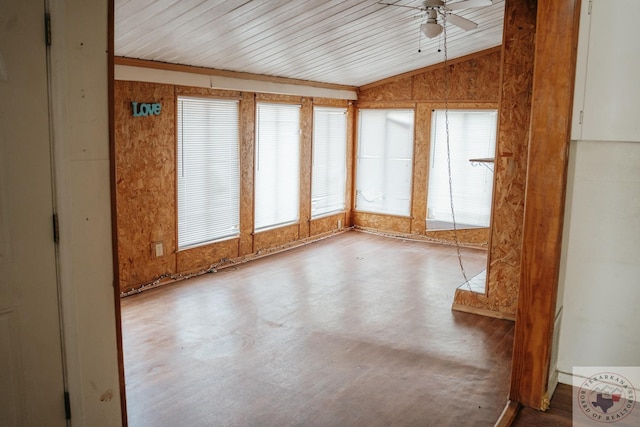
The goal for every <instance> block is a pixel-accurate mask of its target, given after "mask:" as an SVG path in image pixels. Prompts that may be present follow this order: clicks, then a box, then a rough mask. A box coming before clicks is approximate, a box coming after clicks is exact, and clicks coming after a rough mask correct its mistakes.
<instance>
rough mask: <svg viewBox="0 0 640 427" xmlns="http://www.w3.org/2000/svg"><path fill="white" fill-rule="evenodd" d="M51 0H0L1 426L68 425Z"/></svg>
mask: <svg viewBox="0 0 640 427" xmlns="http://www.w3.org/2000/svg"><path fill="white" fill-rule="evenodd" d="M44 27H45V25H44V1H42V0H40V1H38V0H28V1H16V0H0V425H2V426H14V425H20V426H63V425H65V424H66V422H65V411H64V382H63V367H62V366H63V365H62V351H61V335H60V320H59V316H58V313H59V306H58V291H57V281H56V259H55V244H54V242H53V232H52V212H53V208H52V186H51V162H50V150H49V114H48V104H47V68H46V46H45V31H44Z"/></svg>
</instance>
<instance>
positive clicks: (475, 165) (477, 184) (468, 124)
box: [427, 110, 498, 230]
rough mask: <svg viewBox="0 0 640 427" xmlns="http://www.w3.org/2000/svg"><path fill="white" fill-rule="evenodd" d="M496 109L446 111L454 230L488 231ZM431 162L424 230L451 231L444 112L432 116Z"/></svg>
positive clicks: (496, 118) (440, 111)
mask: <svg viewBox="0 0 640 427" xmlns="http://www.w3.org/2000/svg"><path fill="white" fill-rule="evenodd" d="M497 120H498V112H497V111H496V110H450V111H449V112H448V122H449V147H450V150H449V151H450V157H451V186H452V189H453V191H452V193H453V206H454V212H455V219H456V225H457V227H458V228H473V227H488V226H489V222H490V219H491V195H492V191H493V163H491V162H477V161H473V162H472V161H470V160H473V159H493V157H494V156H495V150H496V132H497ZM431 121H432V124H431V158H430V167H429V185H428V192H427V229H431V230H434V229H452V228H453V218H452V216H451V200H450V197H449V170H448V164H447V133H446V126H445V124H446V117H445V111H444V110H435V111H433V113H432V119H431Z"/></svg>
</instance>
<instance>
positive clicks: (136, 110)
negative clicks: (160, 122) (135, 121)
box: [131, 101, 162, 117]
mask: <svg viewBox="0 0 640 427" xmlns="http://www.w3.org/2000/svg"><path fill="white" fill-rule="evenodd" d="M131 108H132V109H133V117H147V116H150V115H155V116H159V115H160V110H162V106H161V105H160V103H159V102H156V103H154V104H147V103H144V102H135V101H134V102H131Z"/></svg>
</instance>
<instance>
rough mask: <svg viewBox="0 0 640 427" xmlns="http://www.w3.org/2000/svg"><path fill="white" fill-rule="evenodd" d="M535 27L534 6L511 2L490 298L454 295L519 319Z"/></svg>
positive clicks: (465, 302) (506, 34) (517, 0)
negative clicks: (516, 314) (518, 302)
mask: <svg viewBox="0 0 640 427" xmlns="http://www.w3.org/2000/svg"><path fill="white" fill-rule="evenodd" d="M535 27H536V6H535V2H533V1H527V0H509V1H507V2H506V5H505V27H504V36H503V37H504V42H503V46H504V64H503V76H502V95H501V99H500V112H499V119H498V120H499V121H498V143H497V148H496V151H497V153H496V161H495V166H494V167H495V169H494V170H495V172H494V175H495V178H494V179H495V181H494V196H493V209H492V228H491V230H492V231H491V242H490V247H489V262H488V271H487V278H488V279H487V294H486V295H481V294H475V293H471V292H467V291H459V292H456V296H455V303H458V304H463V305H467V306H472V307H477V308H482V309H487V310H492V311H497V312H500V313H503V314H505V315H507V316H513V315H515V312H516V308H517V300H518V287H519V277H520V253H521V246H522V224H523V220H524V192H525V180H526V174H527V152H528V143H529V138H528V135H529V117H530V112H531V89H532V78H533V62H534V48H535Z"/></svg>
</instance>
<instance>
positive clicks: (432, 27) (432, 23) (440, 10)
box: [381, 0, 493, 39]
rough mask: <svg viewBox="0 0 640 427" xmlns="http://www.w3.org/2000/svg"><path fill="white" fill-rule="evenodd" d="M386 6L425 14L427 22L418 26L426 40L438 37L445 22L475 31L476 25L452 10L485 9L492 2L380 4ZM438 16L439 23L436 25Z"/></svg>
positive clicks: (434, 0) (431, 0) (425, 1)
mask: <svg viewBox="0 0 640 427" xmlns="http://www.w3.org/2000/svg"><path fill="white" fill-rule="evenodd" d="M381 4H384V5H386V6H399V7H405V8H409V9H417V10H420V11H421V12H425V18H426V19H427V22H425V23H424V24H422V25H420V31H421V32H422V34H424V36H425V37H426V38H428V39H433V38H436V37H438V36H439V35H440V34H441V33H442V31H443V28H444V27H443V25H446V24H447V22H449V23H451V24H453V25H455V26H456V27H458V28H460V29H462V30H464V31H469V30H473V29H475V28H476V27H477V26H478V24H476V23H475V22H473V21H470V20H469V19H466V18H463V17H462V16H459V15H455V14H454V13H452V11H454V10H462V9H470V8H477V7H486V6H491V5H492V4H493V0H461V1H456V2H453V3H449V2H448V1H443V0H424V1H423V2H422V6H420V7H417V6H407V5H401V4H395V3H381ZM438 15H440V19H441V21H442V24H441V23H438Z"/></svg>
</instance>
